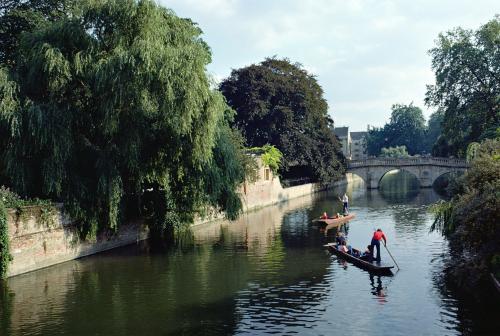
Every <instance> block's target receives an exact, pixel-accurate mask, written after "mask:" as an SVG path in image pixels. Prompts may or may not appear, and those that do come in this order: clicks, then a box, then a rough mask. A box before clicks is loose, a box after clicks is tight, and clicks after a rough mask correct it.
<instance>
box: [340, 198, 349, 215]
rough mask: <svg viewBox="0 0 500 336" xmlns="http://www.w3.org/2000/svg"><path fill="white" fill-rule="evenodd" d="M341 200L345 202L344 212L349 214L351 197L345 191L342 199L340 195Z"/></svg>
mask: <svg viewBox="0 0 500 336" xmlns="http://www.w3.org/2000/svg"><path fill="white" fill-rule="evenodd" d="M339 201H341V202H342V203H343V204H344V208H343V210H342V211H343V212H344V215H347V214H348V213H349V197H348V196H347V194H346V193H344V196H342V199H341V198H340V197H339Z"/></svg>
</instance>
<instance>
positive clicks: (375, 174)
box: [347, 157, 469, 189]
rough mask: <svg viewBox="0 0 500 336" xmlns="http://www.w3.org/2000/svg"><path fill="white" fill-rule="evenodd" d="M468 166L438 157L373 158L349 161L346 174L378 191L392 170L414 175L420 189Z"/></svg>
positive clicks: (462, 170)
mask: <svg viewBox="0 0 500 336" xmlns="http://www.w3.org/2000/svg"><path fill="white" fill-rule="evenodd" d="M468 167H469V165H468V164H467V162H466V161H465V160H462V159H448V158H438V157H411V158H375V159H366V160H358V161H350V162H349V163H348V164H347V172H348V173H352V174H356V175H358V176H359V177H361V178H362V179H363V180H364V181H365V183H366V187H367V188H368V189H378V187H379V183H380V180H382V178H383V177H384V175H385V174H387V173H388V172H390V171H392V170H396V169H399V170H404V171H407V172H409V173H411V174H413V175H415V176H416V177H417V179H418V181H419V182H420V187H421V188H428V187H432V185H433V184H434V182H435V181H436V179H437V178H438V177H440V176H441V175H444V174H447V173H463V172H464V171H465V170H467V168H468Z"/></svg>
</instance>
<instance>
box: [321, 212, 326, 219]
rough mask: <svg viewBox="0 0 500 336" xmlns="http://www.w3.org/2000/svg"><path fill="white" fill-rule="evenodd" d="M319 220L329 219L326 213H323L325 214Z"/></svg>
mask: <svg viewBox="0 0 500 336" xmlns="http://www.w3.org/2000/svg"><path fill="white" fill-rule="evenodd" d="M319 218H321V219H328V214H327V213H326V212H323V214H322V215H321V217H319Z"/></svg>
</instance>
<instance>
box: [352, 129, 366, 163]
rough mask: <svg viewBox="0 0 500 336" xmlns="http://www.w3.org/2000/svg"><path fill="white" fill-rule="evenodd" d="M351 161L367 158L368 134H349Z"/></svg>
mask: <svg viewBox="0 0 500 336" xmlns="http://www.w3.org/2000/svg"><path fill="white" fill-rule="evenodd" d="M350 135H351V159H352V160H364V159H367V158H368V152H367V149H366V137H367V135H368V132H351V133H350Z"/></svg>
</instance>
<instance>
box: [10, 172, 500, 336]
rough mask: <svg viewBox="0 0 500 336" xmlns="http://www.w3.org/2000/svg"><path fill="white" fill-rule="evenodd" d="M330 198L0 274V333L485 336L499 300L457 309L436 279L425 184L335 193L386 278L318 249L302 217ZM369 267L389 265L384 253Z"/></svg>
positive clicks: (355, 236)
mask: <svg viewBox="0 0 500 336" xmlns="http://www.w3.org/2000/svg"><path fill="white" fill-rule="evenodd" d="M388 178H389V180H390V177H388ZM341 192H342V190H335V191H330V192H326V193H320V194H316V195H313V196H307V197H303V198H299V199H295V200H291V201H289V202H286V203H282V204H280V205H276V206H272V207H267V208H264V209H261V210H259V211H255V212H251V213H249V214H245V215H243V216H242V217H241V218H240V219H239V220H238V221H235V222H231V223H229V222H225V221H221V222H214V223H210V224H205V225H200V226H196V227H194V228H193V230H192V232H188V233H186V234H185V235H184V236H183V237H182V239H180V240H179V242H178V243H177V245H176V247H175V248H170V249H167V250H155V249H152V248H151V247H150V246H149V244H148V242H143V243H141V244H138V245H136V246H128V247H124V248H120V249H116V250H113V251H109V252H106V253H102V254H99V255H95V256H91V257H88V258H83V259H80V260H75V261H71V262H67V263H63V264H60V265H56V266H53V267H49V268H46V269H43V270H40V271H36V272H31V273H28V274H24V275H20V276H17V277H13V278H10V279H9V280H8V281H7V283H6V285H5V286H4V287H2V291H1V292H0V323H1V325H0V335H109V336H110V335H182V334H184V335H259V334H298V335H475V334H486V335H490V334H491V335H493V334H495V333H497V335H498V331H499V330H500V321H499V318H498V317H499V316H500V307H499V305H490V304H488V305H484V304H481V305H478V304H475V303H473V302H469V301H468V300H465V299H463V298H461V297H460V296H459V295H458V294H456V293H455V292H453V291H452V290H451V289H449V288H447V287H446V284H445V283H444V282H443V280H442V274H443V267H444V261H443V260H445V259H446V258H447V255H448V252H447V251H448V250H447V244H446V242H445V241H444V240H443V238H442V237H441V236H440V235H439V234H437V233H429V228H430V226H431V224H432V215H431V214H430V213H429V211H428V209H429V205H430V204H432V203H433V202H435V201H436V200H438V199H439V196H438V195H437V194H436V193H435V192H434V191H433V190H432V189H418V188H415V187H414V186H412V185H411V184H409V183H407V182H404V183H402V182H401V181H399V182H398V181H396V179H395V180H394V181H392V182H388V183H386V184H385V185H383V186H382V187H381V190H380V191H377V190H372V191H366V190H365V189H364V187H363V186H362V185H361V186H359V185H350V186H349V187H348V189H347V192H348V195H349V196H350V199H351V212H354V213H356V219H355V220H353V221H352V222H351V223H349V224H348V225H347V226H345V227H344V228H343V230H344V231H345V232H346V234H347V237H348V240H349V243H350V244H352V245H353V246H356V247H360V248H364V247H365V246H366V245H367V244H368V243H369V242H370V238H371V235H372V232H373V229H375V228H381V229H382V230H383V231H384V232H385V233H386V235H387V238H388V247H389V249H390V251H391V252H392V255H393V256H394V258H395V259H396V261H397V263H398V265H399V266H400V267H401V269H400V270H399V271H396V272H395V275H394V276H392V277H379V276H372V275H370V274H369V273H367V272H365V271H363V270H361V269H359V268H357V267H355V266H353V265H351V264H349V263H345V262H343V261H341V260H339V259H337V258H336V257H335V256H331V255H330V254H329V253H328V252H326V251H325V250H324V248H323V247H322V246H323V244H325V243H326V242H330V241H332V240H333V237H334V234H335V230H330V231H327V232H326V233H325V231H324V230H323V229H322V228H321V227H317V226H314V225H311V219H312V218H314V217H317V216H319V215H320V214H321V213H322V212H323V211H328V212H338V211H340V210H341V204H340V202H338V200H337V195H338V194H340V193H341ZM382 259H383V261H385V262H387V263H392V261H391V259H390V257H389V255H388V254H387V251H386V250H384V249H382ZM497 302H498V301H497Z"/></svg>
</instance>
